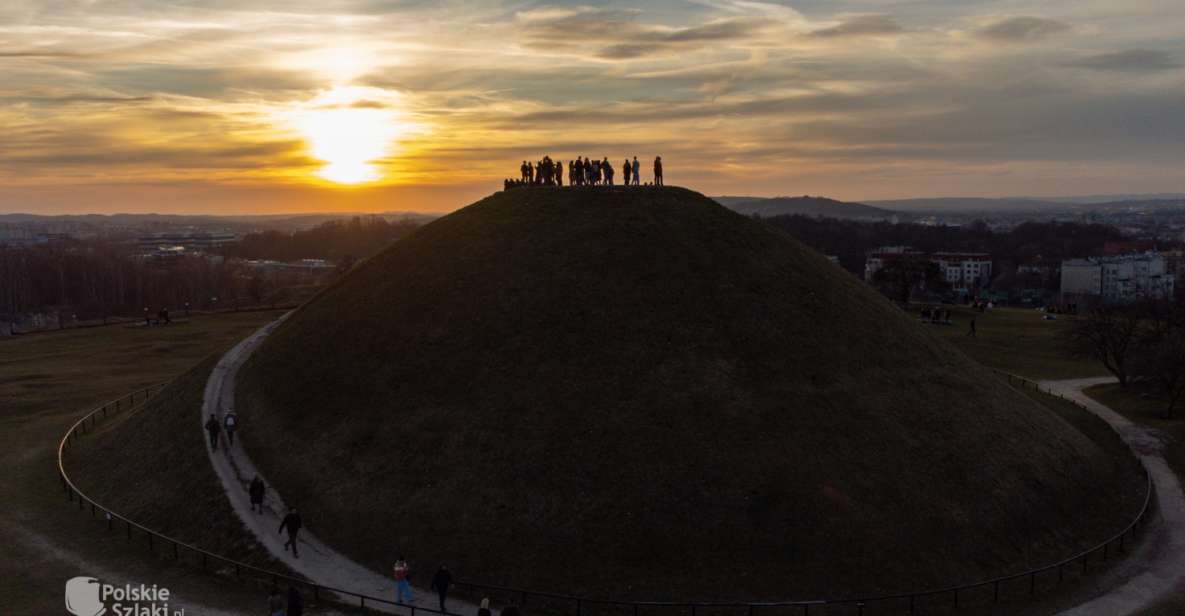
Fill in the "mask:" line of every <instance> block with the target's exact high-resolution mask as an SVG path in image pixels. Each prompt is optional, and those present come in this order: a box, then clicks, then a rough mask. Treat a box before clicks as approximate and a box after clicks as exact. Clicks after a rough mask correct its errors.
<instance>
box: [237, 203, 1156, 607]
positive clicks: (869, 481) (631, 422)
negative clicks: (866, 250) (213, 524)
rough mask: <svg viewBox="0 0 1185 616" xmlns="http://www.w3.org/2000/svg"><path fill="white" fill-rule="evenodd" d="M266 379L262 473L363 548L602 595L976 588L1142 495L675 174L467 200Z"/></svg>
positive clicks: (912, 327) (253, 415)
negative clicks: (676, 180)
mask: <svg viewBox="0 0 1185 616" xmlns="http://www.w3.org/2000/svg"><path fill="white" fill-rule="evenodd" d="M238 391H239V400H238V404H239V407H240V409H239V410H240V415H241V416H242V417H244V419H245V421H246V422H248V423H249V424H250V429H248V430H246V431H245V433H244V437H245V440H246V441H247V445H248V447H249V448H250V450H251V451H252V455H253V456H255V458H256V460H257V462H258V463H259V464H260V466H261V467H262V469H263V471H264V473H265V474H266V475H267V476H268V477H269V478H271V479H272V481H273V482H274V483H275V484H276V486H277V488H278V489H279V490H280V491H281V493H283V494H284V495H285V498H286V499H287V500H290V501H295V502H297V503H300V505H301V507H302V511H303V513H304V516H305V518H306V523H307V524H308V525H309V526H310V528H311V529H312V530H313V531H314V532H316V533H320V534H321V535H322V536H324V537H325V538H326V539H328V540H329V541H330V542H331V543H334V544H336V545H337V546H339V547H341V548H342V549H343V550H345V551H346V552H347V553H349V554H351V555H352V556H354V557H355V558H357V559H359V560H360V561H362V562H364V563H367V564H369V565H372V566H373V567H375V568H376V569H378V570H384V571H385V570H387V569H388V568H389V567H390V563H391V561H392V559H393V558H394V556H395V555H396V553H397V552H402V553H404V554H406V555H408V556H409V557H410V558H412V559H413V560H414V561H418V562H419V563H420V568H421V570H422V571H423V570H428V569H430V568H434V567H435V565H436V563H438V562H447V563H449V564H450V565H452V566H453V567H454V569H455V570H457V571H458V574H459V576H460V577H463V578H466V579H470V580H481V581H486V582H490V583H502V584H511V585H516V586H520V587H527V588H535V589H548V590H557V591H566V592H574V593H587V594H590V595H593V596H600V597H613V598H645V599H668V598H678V599H698V600H722V599H728V600H732V599H776V598H803V597H813V596H821V595H837V594H847V593H863V592H876V591H895V590H900V589H909V588H918V587H925V586H931V585H943V584H948V583H956V582H963V581H968V580H970V579H975V578H979V577H984V576H990V575H994V574H1001V573H1006V572H1012V571H1014V570H1017V569H1019V568H1024V567H1026V566H1027V565H1030V564H1036V563H1044V562H1047V561H1048V560H1050V559H1052V558H1055V557H1060V556H1064V555H1066V554H1067V553H1069V552H1071V551H1073V550H1075V549H1076V548H1078V547H1080V546H1082V545H1084V544H1086V543H1093V542H1095V541H1097V540H1100V539H1101V538H1102V537H1103V536H1104V535H1105V534H1107V533H1109V532H1112V531H1114V530H1116V529H1117V528H1118V527H1119V526H1120V525H1121V524H1122V523H1123V521H1124V518H1126V517H1127V516H1128V515H1130V514H1131V513H1133V508H1134V503H1133V501H1135V500H1137V499H1136V498H1134V497H1136V496H1138V494H1136V492H1138V490H1139V489H1141V488H1142V480H1141V479H1140V478H1139V476H1138V470H1137V469H1136V467H1135V464H1134V461H1133V460H1132V459H1131V458H1130V457H1125V456H1116V455H1113V452H1112V451H1109V450H1108V449H1107V448H1106V447H1103V446H1100V445H1099V444H1097V443H1096V442H1094V441H1092V440H1091V438H1090V437H1088V436H1086V435H1084V434H1083V433H1081V432H1079V431H1078V430H1076V429H1075V428H1074V427H1072V426H1071V425H1070V424H1068V423H1067V422H1066V421H1064V420H1063V419H1061V418H1060V417H1058V416H1057V415H1056V414H1055V413H1053V412H1050V411H1049V410H1048V409H1046V408H1044V407H1042V406H1040V405H1038V404H1036V403H1034V402H1033V401H1031V400H1029V399H1028V398H1027V397H1026V396H1024V395H1023V394H1020V393H1018V392H1016V391H1013V390H1011V389H1009V388H1008V387H1006V386H1005V385H1004V384H1002V383H1000V382H999V381H998V380H997V379H996V378H995V377H994V375H992V374H991V373H990V372H988V371H987V370H986V369H984V368H983V367H981V366H980V365H979V364H976V363H974V362H973V361H971V360H970V359H968V358H967V357H966V356H965V355H963V354H962V353H960V352H959V351H957V350H955V349H954V348H953V347H951V346H950V345H949V344H948V343H946V342H944V341H942V340H939V339H938V338H937V337H935V336H933V335H930V334H929V333H927V332H925V331H923V330H922V329H921V328H919V327H917V325H916V324H914V323H912V322H910V320H909V319H908V318H906V317H905V316H904V315H903V314H902V313H901V312H900V311H899V310H897V309H896V308H895V307H893V306H892V305H890V304H889V303H887V302H886V301H884V300H883V299H882V298H881V297H880V296H878V295H876V294H875V293H874V292H872V291H870V290H869V289H868V288H867V287H866V286H865V285H864V284H862V283H861V282H860V281H858V280H856V279H854V278H853V277H851V276H850V275H848V274H846V273H844V272H843V271H842V270H840V269H839V268H837V267H834V266H833V265H831V264H830V263H828V262H827V261H826V259H824V258H823V257H822V256H820V255H818V254H817V253H814V252H813V251H811V250H809V249H807V248H806V247H804V246H802V245H801V244H799V243H798V242H797V241H794V240H792V239H790V238H788V237H785V236H783V235H781V234H779V233H777V232H774V231H772V230H770V229H769V228H767V227H765V226H764V225H762V224H761V223H760V222H756V221H753V220H750V219H748V218H745V217H743V216H740V215H738V214H735V213H733V212H730V211H728V210H727V209H725V208H723V207H721V206H719V205H717V204H715V203H714V202H712V201H710V200H708V199H707V198H705V197H703V196H702V195H699V194H698V193H693V192H690V191H687V190H683V189H677V188H667V189H662V190H655V189H640V190H639V189H632V190H626V189H620V188H619V189H607V190H606V189H601V190H556V189H544V188H540V189H525V190H514V191H509V192H505V193H500V194H495V195H493V196H491V197H488V198H486V199H484V200H482V201H479V202H477V203H475V204H473V205H471V206H469V207H466V208H464V209H462V210H460V211H458V212H456V213H454V214H452V215H449V216H446V217H444V218H442V219H440V220H438V221H436V222H434V223H432V224H429V225H427V226H425V227H423V228H421V229H420V230H418V231H416V232H415V233H413V234H412V235H411V236H409V237H408V238H406V239H404V240H402V241H400V242H398V243H397V244H396V245H394V246H393V247H392V248H390V249H389V250H387V251H385V252H383V253H382V254H380V255H378V256H376V257H375V258H373V259H371V260H369V261H368V262H366V263H365V264H363V265H362V266H360V267H359V268H358V269H357V270H356V271H354V272H352V273H351V274H350V275H349V276H346V277H344V278H343V279H341V280H340V281H339V282H338V283H337V284H335V285H334V286H333V287H331V288H329V289H327V290H326V291H325V292H324V293H322V294H321V295H320V296H319V297H317V298H316V299H314V300H313V301H312V302H311V303H309V304H308V305H306V306H305V307H304V308H303V309H301V310H300V311H299V312H298V313H297V314H295V315H294V316H293V317H292V318H291V319H290V320H289V321H288V322H287V323H285V324H284V325H283V326H282V327H281V328H280V329H279V330H277V331H276V332H275V334H273V335H272V336H271V337H270V338H269V339H268V340H267V341H266V342H265V343H264V345H263V346H262V347H261V348H260V349H259V350H258V352H257V353H256V354H255V355H254V356H253V358H252V359H251V360H250V361H249V363H248V365H247V366H246V367H245V368H244V371H243V372H242V373H240V382H239V389H238ZM1129 497H1132V498H1129Z"/></svg>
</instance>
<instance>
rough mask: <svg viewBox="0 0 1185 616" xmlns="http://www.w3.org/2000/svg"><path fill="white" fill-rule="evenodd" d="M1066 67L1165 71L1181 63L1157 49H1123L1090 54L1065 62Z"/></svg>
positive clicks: (1172, 55)
mask: <svg viewBox="0 0 1185 616" xmlns="http://www.w3.org/2000/svg"><path fill="white" fill-rule="evenodd" d="M1066 65H1067V66H1074V67H1079V68H1091V69H1096V70H1100V71H1167V70H1173V69H1177V68H1180V67H1181V61H1180V60H1179V59H1178V58H1177V57H1176V56H1175V55H1174V54H1170V53H1168V52H1167V51H1163V50H1159V49H1125V50H1123V51H1113V52H1107V53H1100V54H1092V55H1089V56H1086V57H1083V58H1079V59H1077V60H1071V61H1069V62H1066Z"/></svg>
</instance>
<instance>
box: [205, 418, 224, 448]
mask: <svg viewBox="0 0 1185 616" xmlns="http://www.w3.org/2000/svg"><path fill="white" fill-rule="evenodd" d="M221 431H222V424H220V423H218V418H217V417H215V416H214V414H213V413H210V420H209V421H207V422H206V433H207V434H209V435H210V448H211V449H213V450H214V451H218V433H219V432H221Z"/></svg>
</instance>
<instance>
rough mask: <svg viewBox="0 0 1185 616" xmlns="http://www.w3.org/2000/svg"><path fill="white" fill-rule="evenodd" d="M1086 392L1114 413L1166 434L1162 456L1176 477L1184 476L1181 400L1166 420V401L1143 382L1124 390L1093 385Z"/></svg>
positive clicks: (1184, 416)
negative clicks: (1171, 416) (1171, 415)
mask: <svg viewBox="0 0 1185 616" xmlns="http://www.w3.org/2000/svg"><path fill="white" fill-rule="evenodd" d="M1086 395H1088V396H1090V397H1091V398H1094V399H1095V400H1098V401H1099V402H1101V403H1103V404H1105V405H1107V406H1109V407H1111V408H1112V409H1113V410H1114V411H1115V412H1117V413H1120V414H1121V415H1123V416H1124V417H1127V418H1128V419H1130V420H1132V421H1134V422H1136V423H1139V424H1141V425H1145V426H1148V427H1150V428H1154V429H1156V430H1159V431H1161V432H1162V433H1164V435H1165V436H1167V437H1168V438H1167V440H1166V442H1165V447H1164V459H1165V461H1166V462H1168V463H1169V466H1171V467H1172V468H1173V472H1175V473H1177V476H1178V477H1185V403H1181V402H1178V403H1177V405H1178V407H1179V408H1178V409H1177V410H1176V412H1175V414H1174V416H1173V418H1171V419H1166V418H1165V416H1164V411H1165V409H1166V408H1168V402H1167V401H1166V400H1165V399H1164V397H1163V396H1162V395H1160V393H1159V392H1157V391H1155V390H1154V389H1153V388H1152V387H1151V386H1150V385H1148V384H1144V383H1132V384H1130V385H1128V386H1127V388H1126V389H1124V388H1122V387H1120V386H1119V384H1118V383H1108V384H1106V385H1096V386H1094V387H1090V388H1088V389H1087V390H1086Z"/></svg>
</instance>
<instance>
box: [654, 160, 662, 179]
mask: <svg viewBox="0 0 1185 616" xmlns="http://www.w3.org/2000/svg"><path fill="white" fill-rule="evenodd" d="M654 185H655V186H662V157H661V156H655V157H654Z"/></svg>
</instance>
